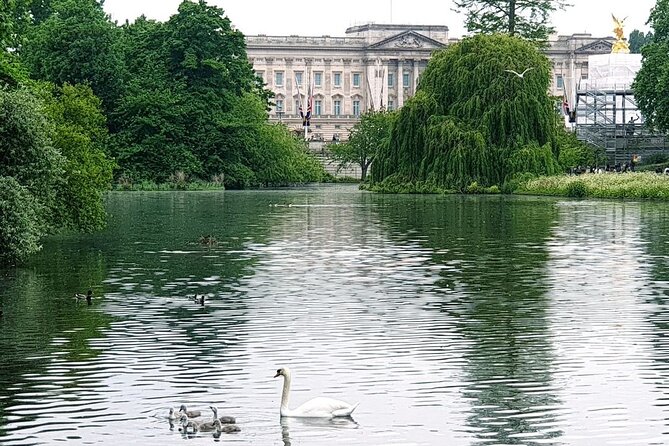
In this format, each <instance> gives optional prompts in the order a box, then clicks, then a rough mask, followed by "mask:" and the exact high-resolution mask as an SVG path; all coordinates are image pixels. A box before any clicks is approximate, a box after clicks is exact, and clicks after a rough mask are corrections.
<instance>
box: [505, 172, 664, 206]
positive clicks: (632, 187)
mask: <svg viewBox="0 0 669 446" xmlns="http://www.w3.org/2000/svg"><path fill="white" fill-rule="evenodd" d="M515 192H516V193H521V194H522V193H525V194H532V195H552V196H565V197H574V198H582V197H595V198H635V199H639V198H644V199H645V198H649V199H655V200H669V177H667V176H666V175H658V174H656V173H654V172H643V173H634V174H632V173H623V174H620V173H605V174H584V175H578V176H577V175H571V176H568V175H561V176H551V177H540V178H533V179H530V180H528V181H527V182H524V183H522V184H521V185H520V186H519V188H518V189H517V190H516V191H515Z"/></svg>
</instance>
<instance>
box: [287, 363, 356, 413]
mask: <svg viewBox="0 0 669 446" xmlns="http://www.w3.org/2000/svg"><path fill="white" fill-rule="evenodd" d="M277 376H283V394H282V395H281V412H280V413H281V416H282V417H301V418H334V417H349V416H351V414H352V413H353V411H354V410H355V408H356V407H358V404H360V403H356V404H353V405H351V404H348V403H345V402H344V401H339V400H335V399H332V398H324V397H319V398H314V399H312V400H309V401H307V402H306V403H304V404H302V405H301V406H299V407H297V408H295V409H293V410H291V409H289V408H288V398H289V397H290V380H291V374H290V369H289V368H287V367H284V368H282V369H279V370H277V371H276V375H274V377H275V378H276V377H277Z"/></svg>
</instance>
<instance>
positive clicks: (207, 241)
mask: <svg viewBox="0 0 669 446" xmlns="http://www.w3.org/2000/svg"><path fill="white" fill-rule="evenodd" d="M217 243H218V240H216V238H215V237H212V236H211V235H203V236H202V237H200V244H201V245H204V246H213V245H216V244H217Z"/></svg>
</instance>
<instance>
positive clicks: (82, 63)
mask: <svg viewBox="0 0 669 446" xmlns="http://www.w3.org/2000/svg"><path fill="white" fill-rule="evenodd" d="M116 37H117V30H116V29H115V26H114V24H113V23H111V22H110V21H109V20H108V18H107V16H106V14H105V12H104V10H103V9H102V5H101V4H100V3H98V2H97V1H96V0H59V1H58V2H56V3H55V4H54V13H53V14H51V15H50V16H48V18H47V19H46V20H44V21H43V22H42V23H41V24H39V26H35V27H33V28H31V31H30V32H29V33H28V38H27V39H26V42H25V44H24V46H23V48H22V49H21V56H22V60H23V61H24V63H25V64H26V65H27V67H28V68H29V69H30V72H31V75H32V76H33V77H35V78H38V79H42V80H46V81H50V82H53V83H55V84H56V85H62V84H64V83H69V84H79V83H87V84H89V85H90V86H91V88H92V89H93V92H95V94H96V95H97V96H98V97H99V98H101V99H102V101H103V105H104V107H105V110H106V111H107V112H109V111H111V110H112V109H113V106H114V104H115V101H116V100H118V98H119V96H120V95H121V92H122V88H123V87H122V86H123V66H122V64H121V57H120V54H119V50H118V47H117V45H116V40H117V38H116Z"/></svg>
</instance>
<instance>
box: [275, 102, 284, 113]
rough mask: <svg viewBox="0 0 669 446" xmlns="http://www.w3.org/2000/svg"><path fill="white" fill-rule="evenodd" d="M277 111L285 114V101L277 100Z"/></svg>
mask: <svg viewBox="0 0 669 446" xmlns="http://www.w3.org/2000/svg"><path fill="white" fill-rule="evenodd" d="M276 111H277V112H283V99H277V100H276Z"/></svg>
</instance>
